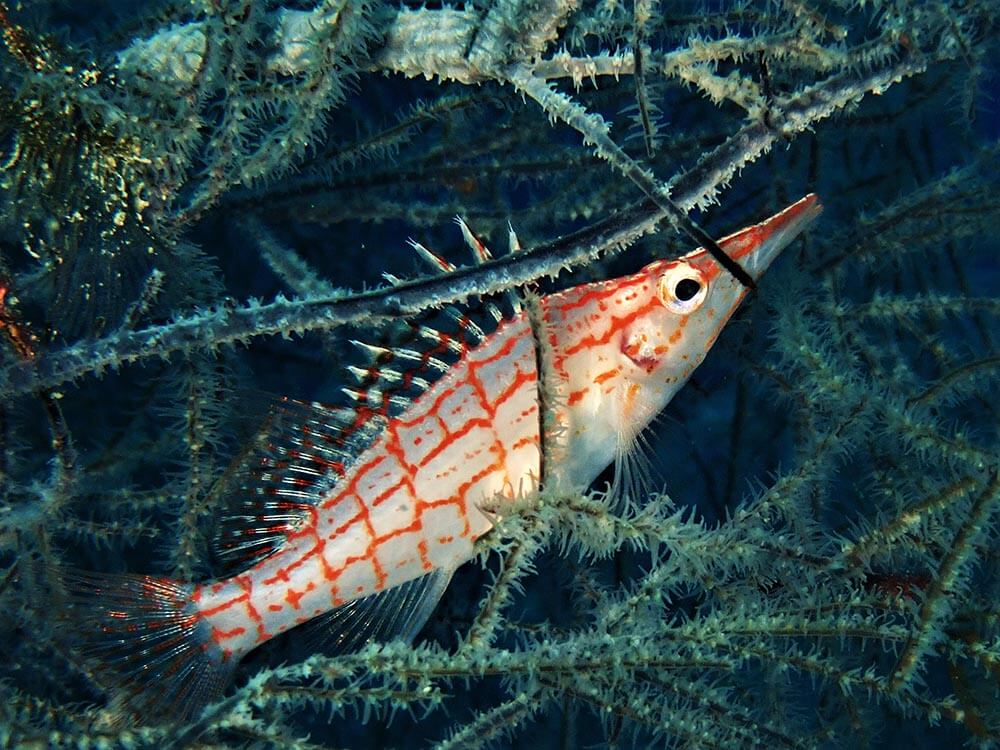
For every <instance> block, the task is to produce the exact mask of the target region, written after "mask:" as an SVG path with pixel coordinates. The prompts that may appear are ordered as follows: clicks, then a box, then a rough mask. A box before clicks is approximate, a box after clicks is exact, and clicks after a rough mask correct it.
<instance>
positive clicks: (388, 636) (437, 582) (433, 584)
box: [305, 568, 454, 653]
mask: <svg viewBox="0 0 1000 750" xmlns="http://www.w3.org/2000/svg"><path fill="white" fill-rule="evenodd" d="M453 573H454V570H452V569H444V568H437V569H435V570H433V571H431V572H430V573H427V574H426V575H423V576H420V577H419V578H414V579H413V580H410V581H407V582H406V583H403V584H400V585H399V586H393V587H392V588H390V589H386V590H385V591H379V592H378V593H376V594H371V595H369V596H365V597H362V598H361V599H354V600H353V601H350V602H347V603H346V604H343V605H341V606H340V607H337V608H336V609H334V610H332V611H330V612H328V613H327V614H325V615H322V616H320V617H318V618H316V619H315V620H312V621H310V623H309V624H308V625H306V626H305V627H307V628H308V629H309V631H310V636H312V637H313V638H314V639H315V640H314V644H315V646H316V647H317V648H320V649H323V650H329V651H332V652H334V653H344V652H349V651H355V650H357V649H359V648H362V647H363V646H365V645H367V644H368V643H372V642H387V641H391V640H395V639H400V640H403V641H406V642H410V641H412V640H413V639H414V638H415V637H416V635H417V633H419V632H420V629H421V628H422V627H423V626H424V623H426V622H427V620H428V619H429V618H430V616H431V614H432V613H433V612H434V608H435V607H436V606H437V603H438V601H440V599H441V595H442V594H444V591H445V589H446V588H448V583H449V582H450V581H451V576H452V574H453Z"/></svg>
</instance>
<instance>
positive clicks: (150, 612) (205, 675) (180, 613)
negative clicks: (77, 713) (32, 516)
mask: <svg viewBox="0 0 1000 750" xmlns="http://www.w3.org/2000/svg"><path fill="white" fill-rule="evenodd" d="M60 577H61V579H62V581H63V583H64V585H65V590H66V594H67V599H66V604H67V609H66V614H67V620H68V626H69V627H68V630H69V631H70V637H71V639H72V645H73V647H74V650H75V651H76V652H77V653H78V654H79V655H80V656H81V657H82V658H83V659H84V661H85V663H86V666H87V668H88V669H89V670H90V671H91V673H92V675H93V677H94V678H95V680H97V681H98V683H99V684H100V685H101V686H102V687H103V688H105V689H107V690H108V692H109V698H110V700H111V704H112V706H114V707H116V708H118V709H119V710H120V711H121V712H122V714H123V717H122V718H123V719H124V720H129V717H130V716H131V718H133V719H134V718H136V717H138V718H140V719H141V721H142V722H144V723H172V722H174V721H178V720H185V719H188V718H191V717H192V716H195V715H197V714H198V713H200V712H201V710H202V708H204V707H205V706H206V705H207V704H208V703H211V702H212V701H213V700H215V699H216V698H218V697H219V695H220V694H221V693H222V691H223V689H225V687H226V685H227V683H228V682H229V679H230V676H231V674H232V670H233V667H234V664H233V663H232V662H233V660H225V659H224V658H223V656H222V654H221V652H219V650H218V649H217V648H216V647H215V646H214V644H213V643H212V642H211V641H210V639H209V633H208V626H207V625H206V624H205V622H204V620H203V619H202V618H201V617H200V616H199V614H198V611H197V609H196V607H195V605H194V603H193V601H192V599H191V594H192V591H193V586H192V585H191V584H185V583H180V582H177V581H172V580H170V579H167V578H157V577H154V576H144V575H128V574H114V575H103V574H94V573H85V572H79V571H72V572H66V571H61V572H60Z"/></svg>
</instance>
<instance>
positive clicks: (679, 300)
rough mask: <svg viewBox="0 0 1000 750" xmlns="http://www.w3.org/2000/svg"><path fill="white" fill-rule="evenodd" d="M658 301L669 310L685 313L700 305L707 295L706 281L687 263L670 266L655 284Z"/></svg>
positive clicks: (699, 272)
mask: <svg viewBox="0 0 1000 750" xmlns="http://www.w3.org/2000/svg"><path fill="white" fill-rule="evenodd" d="M656 293H657V295H659V297H660V302H662V303H663V306H664V307H666V308H667V309H668V310H670V311H671V312H675V313H678V314H680V315H687V314H688V313H692V312H694V311H695V310H697V309H698V308H699V307H701V303H702V302H704V301H705V298H706V297H707V296H708V282H707V281H706V280H705V277H704V276H703V275H702V273H701V271H699V270H698V269H697V268H694V267H693V266H689V265H688V264H687V263H678V264H677V265H675V266H671V267H670V268H668V269H667V270H666V271H664V272H663V273H662V274H661V275H660V279H659V281H658V282H657V284H656Z"/></svg>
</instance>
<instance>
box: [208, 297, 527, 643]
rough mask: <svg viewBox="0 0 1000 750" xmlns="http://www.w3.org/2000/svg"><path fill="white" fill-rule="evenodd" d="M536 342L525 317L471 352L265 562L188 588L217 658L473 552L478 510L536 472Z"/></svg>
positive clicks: (481, 529)
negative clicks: (208, 628)
mask: <svg viewBox="0 0 1000 750" xmlns="http://www.w3.org/2000/svg"><path fill="white" fill-rule="evenodd" d="M538 409H539V406H538V394H537V374H536V363H535V346H534V338H533V336H532V333H531V330H530V326H529V323H528V320H527V318H526V317H525V316H523V315H521V316H518V317H516V318H514V319H513V320H511V321H507V322H505V323H503V324H501V326H500V327H499V328H498V329H497V330H496V331H495V332H494V333H493V334H491V335H490V336H489V337H487V338H486V339H485V340H484V341H483V342H482V344H480V345H479V346H478V347H476V348H475V349H470V350H469V351H468V352H467V353H466V354H465V355H464V356H463V357H462V359H461V360H460V361H459V362H457V363H456V364H455V366H454V367H452V368H451V369H450V370H449V371H448V373H446V374H445V375H444V376H443V377H442V378H441V379H440V380H439V381H438V382H437V383H435V384H434V386H433V387H431V388H430V389H429V390H428V391H427V392H426V393H424V394H422V395H421V397H420V398H418V399H417V400H416V401H415V402H414V403H413V404H412V405H411V406H410V407H409V408H408V409H407V410H406V411H405V413H403V414H402V415H400V416H398V417H394V418H391V419H389V420H388V422H387V425H386V428H385V430H384V431H383V432H382V434H381V435H379V437H378V438H377V439H376V440H375V441H374V442H373V444H372V445H371V446H370V447H369V448H368V449H367V450H365V451H364V452H363V453H362V454H361V455H360V456H359V457H358V459H357V460H356V461H355V462H354V463H353V464H352V465H351V466H350V468H349V469H348V470H347V471H346V473H345V474H344V475H343V476H342V477H341V478H340V480H339V481H338V482H337V483H336V485H335V487H334V489H333V491H332V493H331V494H330V496H329V497H328V498H327V499H325V500H323V501H322V502H321V503H319V504H318V505H317V506H316V507H313V508H310V509H309V516H308V517H307V519H306V521H305V523H304V524H303V525H302V527H301V528H299V529H298V530H295V531H292V532H291V533H289V534H288V541H287V543H286V544H285V545H284V546H282V547H281V549H280V550H279V551H278V552H277V553H275V554H274V555H272V556H271V557H269V558H267V559H265V560H263V561H261V562H260V563H258V564H257V565H255V566H253V567H252V568H250V569H249V570H247V571H245V572H243V573H240V574H239V575H236V576H234V577H232V578H229V579H227V580H223V581H219V582H216V583H208V584H203V585H200V586H198V587H196V589H195V592H194V601H195V604H196V606H197V609H198V612H199V615H200V617H202V618H204V619H205V620H206V621H207V623H208V624H209V625H210V626H211V636H212V640H213V641H214V642H215V643H216V644H217V645H218V646H219V648H220V649H222V652H223V654H224V655H225V656H226V657H230V656H236V657H239V656H240V655H242V654H243V653H245V652H247V651H249V650H251V649H252V648H254V647H255V646H257V645H258V644H260V643H261V642H263V641H265V640H267V639H269V638H271V637H273V636H275V635H277V634H278V633H281V632H283V631H285V630H288V629H289V628H291V627H294V626H295V625H297V624H300V623H302V622H305V621H307V620H309V619H312V618H313V617H316V616H318V615H321V614H323V613H325V612H327V611H329V610H331V609H333V608H335V607H338V606H340V605H342V604H344V603H346V602H348V601H350V600H352V599H357V598H360V597H364V596H368V595H370V594H373V593H376V592H379V591H383V590H385V589H388V588H391V587H393V586H397V585H399V584H402V583H405V582H407V581H409V580H412V579H414V578H417V577H419V576H421V575H424V574H425V573H427V572H429V571H431V570H433V569H435V568H442V569H446V570H453V569H454V568H456V567H458V565H460V564H461V563H463V562H465V561H466V560H468V559H469V558H471V557H472V554H473V553H472V548H473V542H474V541H475V540H476V539H477V538H478V537H480V536H482V535H483V534H484V533H486V531H488V530H489V529H490V528H491V526H492V523H491V521H490V520H489V518H488V517H487V516H486V515H485V514H484V513H483V511H482V510H480V506H481V505H482V504H483V503H486V502H488V501H491V500H493V499H495V498H497V497H498V496H499V497H502V498H508V499H513V498H514V497H516V496H521V495H524V494H527V493H529V492H531V491H532V490H533V489H534V488H535V486H536V483H537V480H538V476H539V465H540V455H539V439H538V435H539V429H538V424H539V414H538Z"/></svg>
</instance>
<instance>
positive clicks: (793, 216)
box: [193, 195, 820, 659]
mask: <svg viewBox="0 0 1000 750" xmlns="http://www.w3.org/2000/svg"><path fill="white" fill-rule="evenodd" d="M819 210H820V209H819V207H818V205H817V202H816V197H815V196H813V195H810V196H807V197H806V198H803V199H802V200H800V201H799V202H798V203H796V204H793V205H792V206H790V207H789V208H787V209H785V211H783V212H781V213H779V214H777V215H775V216H774V217H771V219H769V220H768V221H766V222H762V223H761V224H758V225H755V226H752V227H748V228H747V229H744V230H742V231H741V232H738V233H736V234H734V235H730V236H729V237H726V238H724V239H723V240H721V241H720V244H721V246H722V247H723V248H724V249H725V251H726V252H727V253H728V254H729V255H730V257H733V258H734V259H747V261H746V262H749V263H751V264H752V263H753V262H754V259H753V258H752V255H753V254H754V252H755V251H757V250H758V248H760V247H761V245H762V244H763V243H764V242H765V241H766V240H768V239H769V238H771V237H772V235H776V234H782V233H786V232H787V233H788V237H792V236H794V235H795V234H797V233H798V232H799V231H801V228H802V227H803V226H804V225H805V224H806V223H808V221H811V220H812V218H814V217H815V216H816V215H817V214H818V212H819ZM787 241H788V239H782V240H781V241H780V244H779V245H776V250H774V251H772V254H771V255H770V256H769V258H773V254H774V253H775V252H777V250H780V247H783V246H784V244H786V243H787ZM678 262H686V263H688V264H690V265H692V266H695V265H697V266H699V267H700V268H701V269H702V274H703V278H704V279H706V281H710V280H712V279H713V278H715V277H716V276H717V275H718V274H719V268H718V266H717V264H715V261H714V260H712V259H711V257H710V256H709V255H708V254H707V253H705V252H704V251H696V252H694V253H690V254H689V255H687V256H685V257H684V258H683V259H680V260H679V261H657V262H654V263H652V264H650V265H648V266H646V267H645V268H644V269H642V270H641V271H639V272H638V273H636V274H633V275H631V276H625V277H621V278H617V279H612V280H610V281H604V282H599V283H595V284H586V285H582V286H578V287H574V288H572V289H569V290H567V291H565V292H562V293H560V294H554V295H550V296H548V297H544V298H542V300H540V307H541V310H540V313H541V324H540V328H541V330H540V331H538V332H537V334H538V335H539V336H541V337H542V338H543V349H544V351H543V352H542V354H543V356H544V358H546V361H547V362H548V364H547V365H546V372H545V373H544V379H545V383H544V390H545V401H546V402H547V403H546V404H545V406H546V408H547V409H550V410H551V415H550V416H549V417H548V419H547V424H546V437H545V446H544V450H545V453H546V458H547V459H550V463H551V464H552V465H546V466H545V467H544V468H545V481H546V483H547V485H549V484H551V486H553V487H555V488H557V489H571V488H574V489H582V488H585V487H586V486H587V485H589V483H590V482H591V481H592V480H593V479H594V478H595V477H596V475H597V474H598V473H599V472H600V471H601V470H602V469H603V468H604V467H605V466H606V465H607V464H608V463H609V461H610V460H612V459H613V457H614V441H615V439H616V435H617V434H618V433H619V431H621V430H622V428H623V426H624V425H626V423H627V424H628V429H630V430H633V431H635V430H638V429H641V427H642V426H644V425H645V424H646V423H647V422H648V421H649V419H650V418H652V416H654V415H655V414H656V413H658V411H659V410H660V409H661V408H662V407H663V406H664V405H665V403H666V401H667V400H669V398H670V396H671V395H672V393H673V392H674V391H675V390H676V389H677V388H678V387H680V385H682V384H683V382H684V381H685V380H686V379H687V377H688V376H689V375H690V373H691V371H692V370H693V369H694V368H695V367H696V366H697V364H698V362H699V361H700V360H701V358H702V357H703V356H704V354H705V352H707V350H708V349H709V348H711V345H712V343H713V342H714V341H715V338H716V336H717V335H718V333H719V331H720V330H721V328H722V327H723V326H724V325H725V321H726V320H727V319H728V317H729V315H730V314H731V313H732V311H733V310H734V309H735V307H736V306H737V305H738V304H739V301H740V299H742V296H743V295H744V294H745V290H743V289H742V288H740V289H735V282H732V284H731V286H733V287H734V290H733V291H732V292H731V293H729V294H728V296H725V295H718V294H717V295H716V296H714V297H713V296H710V297H709V299H708V300H707V301H706V304H705V305H704V306H703V307H702V308H701V310H700V312H699V315H698V316H696V317H698V318H699V320H698V321H695V322H694V324H692V325H689V324H690V323H692V321H691V319H689V317H688V316H685V315H680V316H674V317H672V318H671V317H669V316H667V317H664V313H663V309H662V305H661V302H660V301H659V300H658V298H657V293H656V285H657V280H658V278H659V277H660V275H661V274H663V273H664V271H665V270H667V269H669V268H671V267H672V266H674V265H676V264H677V263H678ZM767 262H769V260H767V261H761V263H763V265H761V266H759V267H755V268H754V269H753V272H754V275H757V276H759V274H760V273H761V272H762V271H763V269H764V268H765V267H766V264H767ZM463 346H464V345H463ZM537 348H538V344H537V342H536V332H534V331H533V330H532V324H531V321H530V319H529V316H528V314H527V312H521V313H519V314H518V315H516V316H515V317H514V318H512V319H511V320H508V321H503V322H501V323H500V325H499V327H498V328H497V330H496V331H494V332H493V333H492V334H490V335H489V336H487V337H486V338H485V339H484V340H483V341H482V342H481V343H480V344H479V345H478V346H477V347H475V348H466V349H465V351H464V353H463V355H462V357H461V358H460V360H459V361H458V362H457V363H456V364H455V365H454V366H453V367H451V368H450V369H449V370H448V372H447V373H446V374H445V375H444V376H442V377H441V378H440V379H439V380H438V381H437V382H436V383H434V384H433V385H432V386H431V387H430V388H429V389H428V390H427V391H426V392H425V393H423V394H422V395H421V396H420V397H419V398H417V399H416V400H415V401H414V402H413V403H412V404H411V405H410V406H409V407H408V408H407V409H406V410H405V411H404V412H403V413H402V414H401V415H399V416H396V417H391V418H389V419H388V420H387V423H386V427H385V429H384V430H383V432H382V433H381V434H380V435H379V436H378V437H377V438H376V439H375V440H374V441H373V443H372V444H371V446H370V447H368V448H367V449H366V450H364V451H363V452H362V453H361V454H360V455H359V456H358V458H357V459H356V460H355V461H354V462H353V463H352V464H351V465H350V466H349V467H348V468H347V469H346V471H345V470H344V469H343V467H342V466H341V465H339V464H333V463H329V464H327V465H326V466H325V469H326V471H327V472H328V473H329V474H330V475H337V476H339V479H338V480H337V481H336V482H335V483H333V485H332V489H331V490H330V493H329V496H328V497H325V498H324V499H322V501H321V502H319V503H318V504H316V505H315V506H312V505H310V506H308V515H307V517H306V519H305V521H304V523H302V524H301V526H300V527H298V528H297V529H293V530H290V531H289V533H288V535H287V542H286V543H285V544H284V545H283V546H282V547H281V548H280V549H279V550H278V551H277V552H276V553H275V554H273V555H271V556H270V557H268V558H266V559H264V560H262V561H261V562H259V563H257V564H256V565H253V566H252V567H250V568H249V569H248V570H246V571H244V572H242V573H240V574H238V575H235V576H233V577H231V578H228V579H225V580H222V581H218V582H214V583H205V584H201V585H198V586H196V587H195V589H194V593H193V601H194V605H195V610H196V611H195V613H194V614H193V616H194V617H196V618H197V619H199V620H201V621H203V622H204V623H205V624H206V625H207V626H208V628H209V632H210V638H211V642H213V643H214V644H215V645H216V646H217V647H218V648H219V649H220V652H221V654H222V656H223V658H224V659H230V658H234V657H235V658H239V657H240V656H242V655H243V654H245V653H246V652H248V651H250V650H251V649H253V648H255V647H256V646H257V645H259V644H260V643H262V642H263V641H266V640H268V639H270V638H272V637H274V636H275V635H277V634H278V633H281V632H284V631H286V630H288V629H290V628H292V627H294V626H296V625H298V624H300V623H303V622H306V621H308V620H310V619H312V618H314V617H317V616H319V615H322V614H324V613H326V612H329V611H330V610H332V609H335V608H337V607H339V606H342V605H344V604H346V603H348V602H350V601H352V600H355V599H359V598H362V597H366V596H369V595H371V594H375V593H377V592H380V591H385V590H387V589H390V588H392V587H395V586H399V585H401V584H404V583H406V582H408V581H411V580H413V579H415V578H418V577H420V576H422V575H425V574H426V573H428V572H430V571H432V570H435V569H441V570H444V571H448V572H450V571H453V570H454V569H455V568H457V567H458V566H459V565H461V564H462V563H463V562H465V561H467V560H469V559H470V558H471V557H472V556H473V543H474V542H475V540H476V539H478V538H479V537H480V536H482V535H483V534H485V533H486V532H487V531H489V529H490V528H491V527H492V521H491V520H490V518H489V516H488V515H487V512H484V510H483V509H484V508H488V507H491V508H495V507H497V506H498V505H499V506H500V507H502V504H503V501H505V500H506V501H511V500H513V499H515V498H517V497H520V496H524V495H527V494H529V493H530V492H531V491H533V490H534V489H536V488H537V487H538V483H539V481H540V478H541V473H542V458H543V457H542V455H541V453H542V450H543V446H542V441H541V439H540V425H541V422H542V420H541V418H540V417H541V415H540V413H539V412H540V399H539V390H540V389H539V378H538V373H537V366H538V360H539V359H540V358H541V357H539V355H538V352H537ZM665 363H669V365H670V367H669V368H666V367H665ZM663 373H666V374H665V375H664V374H663ZM654 374H656V376H657V377H658V378H659V379H656V378H653V379H647V380H644V377H648V376H652V375H654ZM642 389H645V390H646V391H649V392H650V393H640V391H641V390H642ZM654 391H655V393H653V392H654ZM651 394H652V396H656V398H655V399H654V398H652V396H651ZM654 401H655V403H653V402H654ZM650 404H652V406H650ZM632 423H635V424H632ZM619 437H620V436H619ZM307 438H308V436H307ZM317 461H321V459H317ZM289 481H291V482H292V483H293V484H294V482H295V481H302V480H289ZM293 494H294V490H293ZM304 496H305V493H304ZM498 500H499V501H500V503H498V502H497V501H498Z"/></svg>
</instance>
